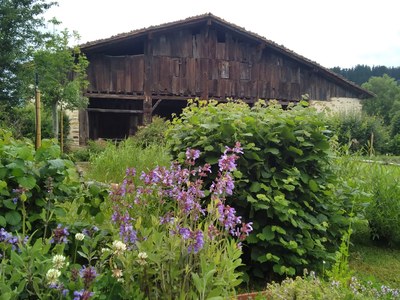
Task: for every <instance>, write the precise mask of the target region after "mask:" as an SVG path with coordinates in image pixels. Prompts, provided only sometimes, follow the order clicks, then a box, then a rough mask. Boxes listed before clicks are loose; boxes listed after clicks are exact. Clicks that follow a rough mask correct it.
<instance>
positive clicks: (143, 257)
mask: <svg viewBox="0 0 400 300" xmlns="http://www.w3.org/2000/svg"><path fill="white" fill-rule="evenodd" d="M147 257H148V256H147V253H146V252H139V254H138V258H139V259H138V260H137V262H138V263H139V265H142V266H144V265H145V264H146V263H147V262H146V258H147Z"/></svg>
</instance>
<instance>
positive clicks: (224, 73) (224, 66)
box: [221, 61, 229, 79]
mask: <svg viewBox="0 0 400 300" xmlns="http://www.w3.org/2000/svg"><path fill="white" fill-rule="evenodd" d="M221 78H224V79H229V61H223V62H221Z"/></svg>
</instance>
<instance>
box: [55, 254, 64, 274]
mask: <svg viewBox="0 0 400 300" xmlns="http://www.w3.org/2000/svg"><path fill="white" fill-rule="evenodd" d="M65 260H66V257H65V256H64V255H61V254H57V255H54V257H53V267H54V268H55V269H57V270H59V269H62V268H63V267H64V265H65Z"/></svg>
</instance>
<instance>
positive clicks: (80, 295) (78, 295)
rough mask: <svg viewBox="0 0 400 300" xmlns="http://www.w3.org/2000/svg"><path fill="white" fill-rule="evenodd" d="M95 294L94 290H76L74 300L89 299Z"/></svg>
mask: <svg viewBox="0 0 400 300" xmlns="http://www.w3.org/2000/svg"><path fill="white" fill-rule="evenodd" d="M93 295H94V293H93V292H90V291H87V290H80V291H75V292H74V300H87V299H90V297H92V296H93Z"/></svg>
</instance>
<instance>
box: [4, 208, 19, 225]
mask: <svg viewBox="0 0 400 300" xmlns="http://www.w3.org/2000/svg"><path fill="white" fill-rule="evenodd" d="M5 219H6V221H7V223H8V224H10V225H12V226H15V225H18V224H19V223H20V222H21V220H22V217H21V215H20V213H19V212H17V211H15V210H13V211H8V212H7V213H6V215H5Z"/></svg>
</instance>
